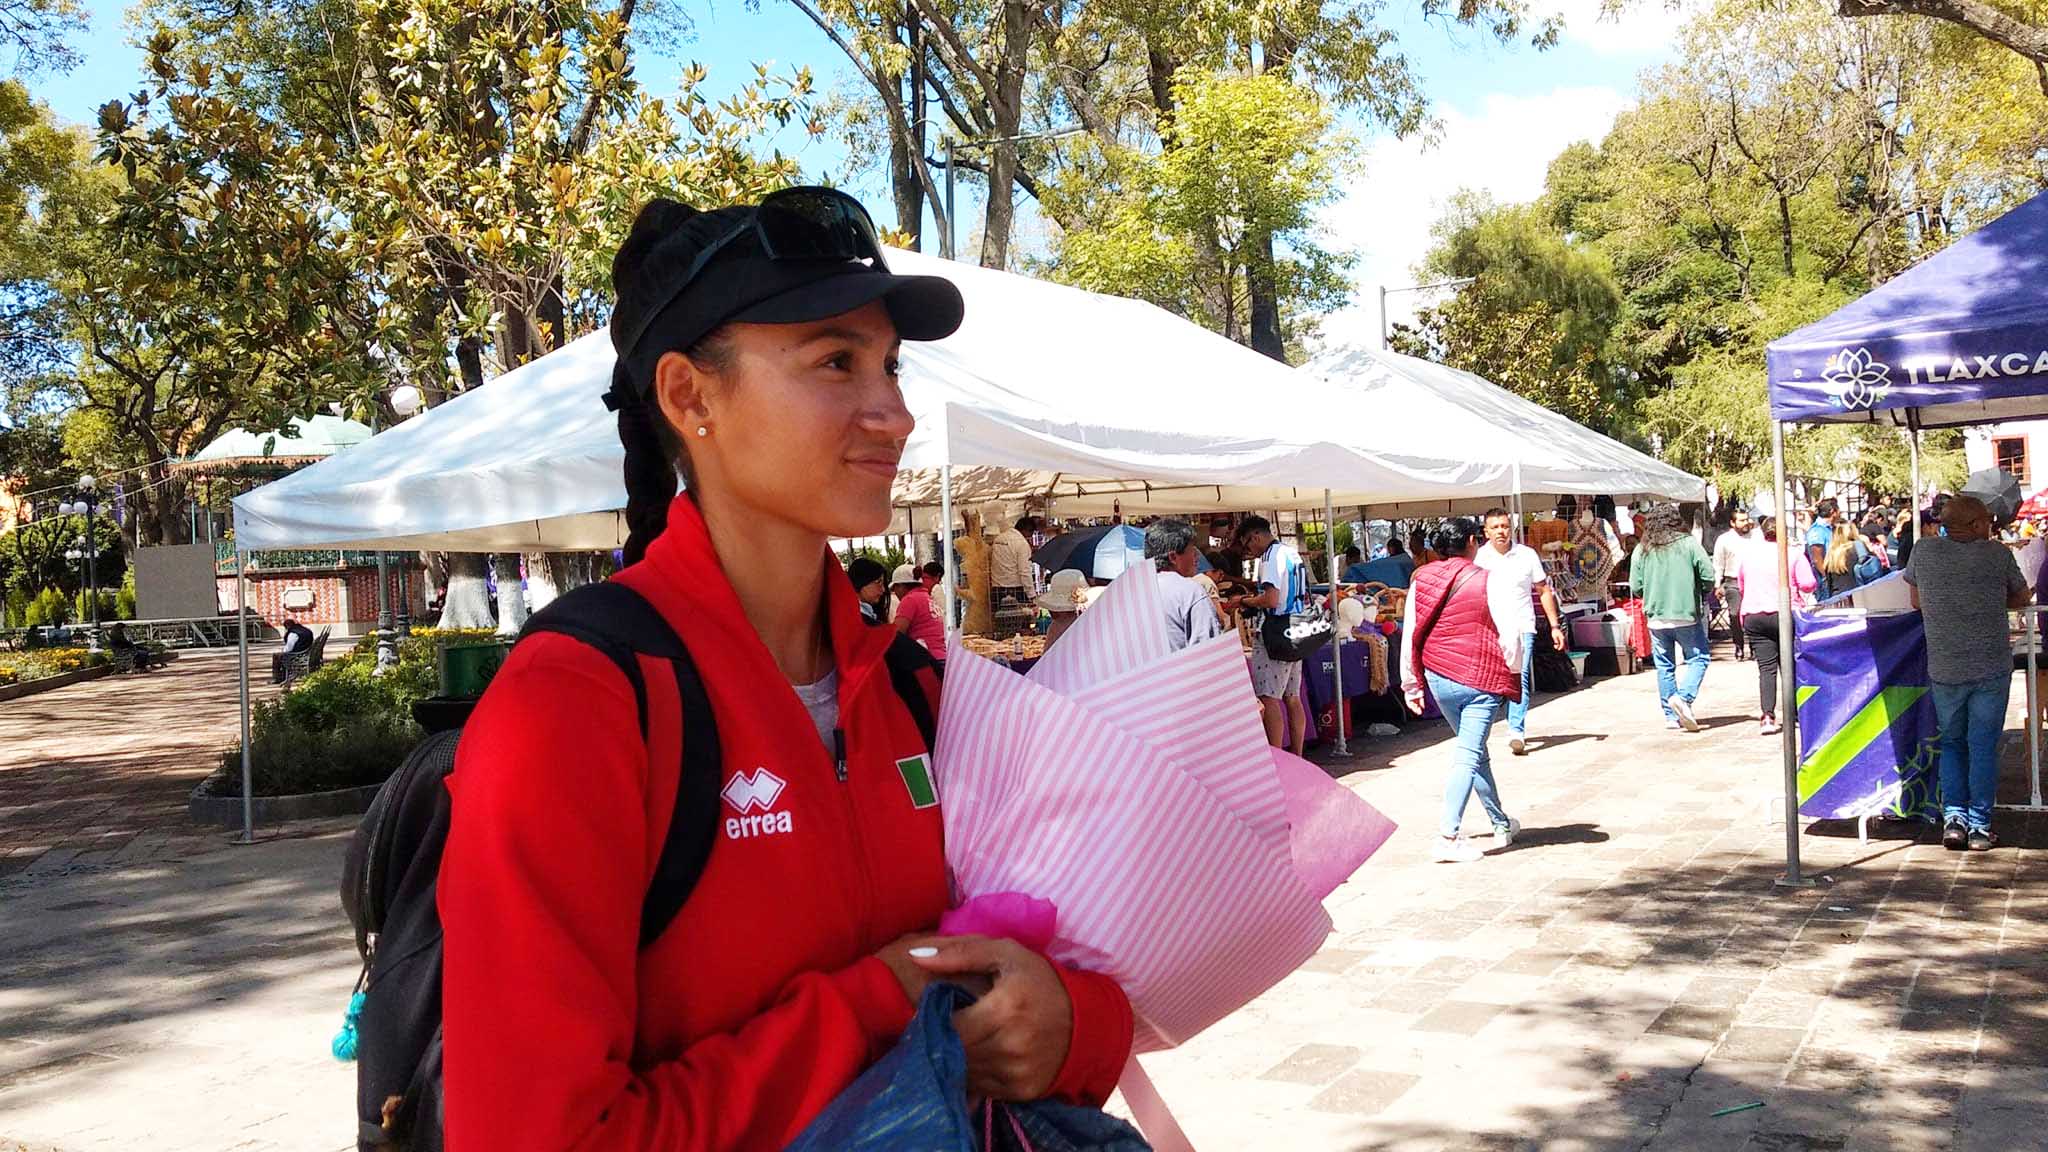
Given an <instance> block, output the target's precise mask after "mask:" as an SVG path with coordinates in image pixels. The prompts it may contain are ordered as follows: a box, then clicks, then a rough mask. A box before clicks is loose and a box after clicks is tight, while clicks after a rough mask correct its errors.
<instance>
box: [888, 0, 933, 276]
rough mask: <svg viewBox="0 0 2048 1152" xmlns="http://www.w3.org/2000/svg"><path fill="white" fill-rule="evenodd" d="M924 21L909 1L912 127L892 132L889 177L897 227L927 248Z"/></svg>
mask: <svg viewBox="0 0 2048 1152" xmlns="http://www.w3.org/2000/svg"><path fill="white" fill-rule="evenodd" d="M923 27H924V26H923V24H921V23H920V22H919V21H918V18H917V16H916V15H915V14H913V13H912V12H911V11H910V10H909V8H908V6H907V5H906V7H905V10H904V13H903V23H902V25H901V27H900V31H901V33H902V34H901V35H900V36H899V37H898V42H899V43H901V42H903V41H904V40H906V39H907V40H908V43H909V48H910V68H909V69H908V71H907V73H906V74H905V77H904V81H903V115H904V119H905V120H906V121H907V122H908V124H909V127H910V139H909V140H907V141H906V140H905V139H904V138H903V137H902V136H901V135H899V134H898V133H895V132H891V133H889V180H890V184H891V186H892V191H893V192H894V193H895V200H896V229H897V231H899V232H904V233H907V234H908V235H909V237H910V247H911V248H912V249H913V250H915V251H920V252H921V251H923V250H924V182H923V181H922V180H920V179H919V178H918V173H917V165H918V159H919V157H922V156H923V155H924V148H925V135H924V32H923Z"/></svg>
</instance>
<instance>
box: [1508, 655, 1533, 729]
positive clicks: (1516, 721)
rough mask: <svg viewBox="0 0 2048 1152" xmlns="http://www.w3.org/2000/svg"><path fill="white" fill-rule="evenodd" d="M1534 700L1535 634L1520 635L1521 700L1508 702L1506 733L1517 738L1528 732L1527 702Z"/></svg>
mask: <svg viewBox="0 0 2048 1152" xmlns="http://www.w3.org/2000/svg"><path fill="white" fill-rule="evenodd" d="M1535 698H1536V634H1535V633H1534V632H1524V633H1522V698H1521V699H1520V700H1510V701H1508V731H1510V732H1512V733H1514V734H1515V735H1517V736H1520V735H1522V734H1523V733H1525V732H1527V731H1528V730H1529V701H1531V700H1534V699H1535Z"/></svg>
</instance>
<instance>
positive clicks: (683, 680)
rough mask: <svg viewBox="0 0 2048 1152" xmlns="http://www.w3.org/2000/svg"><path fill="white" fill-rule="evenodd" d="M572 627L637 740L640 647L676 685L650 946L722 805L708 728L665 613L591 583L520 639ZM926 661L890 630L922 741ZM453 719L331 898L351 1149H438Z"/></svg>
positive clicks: (367, 821) (697, 863)
mask: <svg viewBox="0 0 2048 1152" xmlns="http://www.w3.org/2000/svg"><path fill="white" fill-rule="evenodd" d="M542 632H556V633H561V634H562V635H566V636H572V637H574V638H576V639H577V640H580V641H582V642H583V643H585V644H588V645H590V646H591V647H593V648H595V649H597V650H598V651H599V652H602V653H604V654H605V656H606V657H607V658H609V659H610V660H611V662H612V663H613V664H615V665H617V666H618V669H619V671H620V672H621V673H623V674H624V675H625V677H626V682H627V683H628V684H631V685H632V687H633V697H634V700H635V701H636V702H637V704H638V705H639V715H640V734H641V738H642V739H643V740H644V739H646V737H647V683H646V680H645V678H644V677H643V676H642V675H641V672H640V663H639V660H638V659H637V657H638V656H640V655H646V656H650V657H653V658H655V659H660V660H667V661H668V662H669V664H670V665H671V667H673V668H674V670H675V677H676V686H677V689H678V691H679V693H680V695H681V698H682V699H681V705H682V707H681V713H682V728H683V756H682V759H683V763H682V769H681V777H680V779H679V781H678V783H677V786H676V799H675V811H674V814H673V815H671V816H670V818H669V825H668V836H667V839H666V840H665V841H664V842H663V844H662V846H661V854H660V855H659V856H658V857H657V858H656V863H655V868H654V875H653V876H652V878H651V879H650V880H649V881H648V885H647V895H646V898H645V899H643V900H642V901H641V905H640V947H641V948H642V949H643V950H644V949H645V948H646V947H647V946H648V945H650V944H652V943H653V942H654V941H655V940H656V939H657V938H659V937H660V936H661V933H662V931H663V930H664V929H666V928H667V927H668V925H669V922H670V921H672V920H674V919H675V916H676V913H677V912H679V911H681V909H682V907H683V904H684V902H685V901H687V900H688V899H689V898H690V892H691V890H692V889H693V888H694V887H695V886H696V883H697V878H698V877H699V876H700V875H702V873H703V871H704V864H705V861H706V860H707V859H709V857H710V855H711V845H712V841H713V839H714V838H715V836H716V834H717V828H718V813H719V794H718V790H719V780H720V774H721V773H720V767H721V760H720V753H719V745H718V727H717V722H716V719H715V717H714V716H713V715H712V711H711V701H710V698H709V697H707V696H706V695H705V693H704V682H703V680H702V679H700V678H699V677H698V675H697V668H696V665H695V664H694V663H693V662H692V661H691V659H690V653H689V650H688V649H686V648H685V647H684V646H683V643H682V640H681V639H680V638H679V637H677V636H676V634H675V631H674V629H672V628H670V627H669V625H668V622H667V621H666V620H664V619H662V616H661V613H660V612H658V611H656V610H655V608H654V606H653V605H652V604H649V603H648V602H647V600H646V599H645V598H644V597H642V596H641V595H640V594H639V593H637V592H635V591H633V590H632V589H631V588H629V587H627V586H626V585H624V584H620V583H617V582H607V583H603V584H591V585H586V586H584V587H581V588H577V589H575V590H574V591H571V592H569V593H568V594H566V595H564V596H563V597H562V598H561V599H559V600H556V601H555V602H554V603H552V604H550V605H548V606H547V607H546V608H544V609H542V610H541V611H540V612H538V613H535V614H534V616H533V618H532V619H530V620H528V621H527V623H526V627H525V628H524V629H522V630H521V631H520V634H519V636H520V639H522V640H524V639H525V638H526V637H528V636H531V635H535V634H537V633H542ZM933 666H934V665H933V662H932V659H931V657H930V655H929V654H928V653H926V651H925V650H924V648H923V646H922V645H920V644H918V643H916V642H915V641H912V640H911V639H910V638H909V637H907V636H903V635H900V634H899V635H898V636H897V637H896V640H895V642H894V643H893V644H891V645H890V648H889V655H888V668H889V680H890V683H891V684H892V685H893V686H894V687H895V689H896V693H897V695H898V696H900V697H902V699H903V702H904V704H905V705H906V706H907V707H908V708H909V709H910V714H911V717H912V719H914V720H915V721H916V723H917V727H918V731H919V732H920V733H921V734H922V735H923V736H924V741H925V747H926V748H927V750H929V749H930V748H931V747H932V745H933V743H934V742H935V737H936V732H937V725H936V718H935V717H934V716H933V715H932V710H931V705H930V702H929V699H928V698H927V697H926V695H925V692H924V689H923V686H922V685H921V684H920V682H919V680H918V673H919V672H920V671H921V670H924V669H928V668H932V667H933ZM460 736H461V732H460V730H455V731H448V732H437V733H435V734H433V735H431V736H429V737H427V738H426V739H425V740H423V741H421V742H420V744H419V745H418V746H417V747H415V748H414V749H413V751H412V752H411V753H410V754H409V755H407V756H406V758H405V763H403V764H401V765H400V766H399V768H398V771H396V772H395V773H393V774H392V776H391V778H390V779H389V780H388V781H386V782H385V784H384V787H383V788H382V789H381V790H380V791H379V792H378V793H377V798H376V800H375V801H374V802H373V803H372V804H371V805H370V810H369V811H368V812H367V813H365V814H364V816H363V821H362V823H361V825H359V826H358V827H357V828H356V833H355V837H354V839H353V840H352V841H351V842H350V843H349V848H348V853H347V855H346V856H345V857H344V859H343V863H342V874H341V902H342V907H343V908H344V909H345V910H346V911H347V913H348V918H349V923H350V924H352V925H354V927H355V933H356V950H357V951H358V952H359V953H361V955H362V958H363V972H362V976H361V977H360V978H359V979H358V981H357V985H356V987H357V992H356V995H355V996H354V997H353V998H352V999H351V1000H350V1003H349V1011H348V1018H347V1023H346V1024H345V1025H344V1027H343V1031H342V1035H341V1036H338V1037H336V1039H335V1055H336V1056H338V1057H341V1058H343V1059H350V1058H353V1059H354V1060H355V1061H356V1120H357V1132H356V1146H357V1148H358V1149H359V1150H360V1152H440V1149H441V1148H442V1139H441V1116H442V1110H441V1103H442V1101H441V916H440V910H439V908H438V906H437V905H436V902H435V882H436V880H437V879H438V877H439V874H440V870H441V851H442V847H443V846H444V845H445V844H446V842H447V839H448V824H449V817H450V810H449V798H448V790H447V788H446V787H444V782H445V780H446V778H447V776H448V774H449V773H450V772H452V771H454V768H455V750H456V746H457V741H458V739H459V737H460Z"/></svg>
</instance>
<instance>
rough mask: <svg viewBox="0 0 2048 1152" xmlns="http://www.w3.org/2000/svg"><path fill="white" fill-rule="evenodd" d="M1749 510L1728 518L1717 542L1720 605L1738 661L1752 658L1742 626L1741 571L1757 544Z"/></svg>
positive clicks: (1717, 578) (1715, 560)
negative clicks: (1725, 616)
mask: <svg viewBox="0 0 2048 1152" xmlns="http://www.w3.org/2000/svg"><path fill="white" fill-rule="evenodd" d="M1752 527H1753V526H1752V525H1751V524H1750V520H1749V509H1747V508H1737V509H1735V511H1734V512H1733V513H1731V514H1730V515H1729V517H1728V529H1727V531H1725V532H1722V533H1721V534H1720V535H1719V536H1718V537H1716V538H1715V539H1714V581H1715V584H1716V586H1717V587H1719V588H1720V590H1721V606H1722V607H1723V608H1724V609H1726V610H1727V612H1728V632H1729V635H1730V636H1732V637H1733V638H1734V640H1735V658H1736V659H1737V660H1746V659H1748V658H1749V645H1748V644H1747V643H1746V642H1745V639H1744V636H1745V632H1746V630H1745V628H1744V627H1743V623H1742V588H1741V580H1740V578H1739V575H1738V570H1739V569H1740V567H1741V565H1742V557H1743V554H1744V553H1746V552H1748V551H1749V546H1750V545H1751V544H1753V543H1754V542H1755V541H1756V536H1755V534H1754V533H1753V532H1752V531H1751V529H1752Z"/></svg>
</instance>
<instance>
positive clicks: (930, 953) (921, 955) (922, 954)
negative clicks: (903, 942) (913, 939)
mask: <svg viewBox="0 0 2048 1152" xmlns="http://www.w3.org/2000/svg"><path fill="white" fill-rule="evenodd" d="M910 954H911V955H912V956H915V957H917V958H918V959H919V960H929V959H931V958H932V957H934V956H937V955H938V954H939V950H938V949H937V948H934V947H932V946H931V945H929V944H926V945H922V946H920V947H916V948H912V949H911V950H910Z"/></svg>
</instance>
